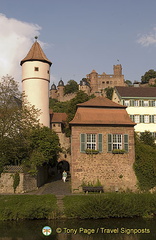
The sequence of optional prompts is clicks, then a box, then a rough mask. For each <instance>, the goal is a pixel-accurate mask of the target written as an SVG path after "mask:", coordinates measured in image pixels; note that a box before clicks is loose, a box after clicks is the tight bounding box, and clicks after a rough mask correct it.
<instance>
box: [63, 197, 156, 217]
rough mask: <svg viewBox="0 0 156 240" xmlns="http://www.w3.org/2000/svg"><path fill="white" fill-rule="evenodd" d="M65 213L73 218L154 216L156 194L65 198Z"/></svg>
mask: <svg viewBox="0 0 156 240" xmlns="http://www.w3.org/2000/svg"><path fill="white" fill-rule="evenodd" d="M64 205H65V213H66V215H67V217H73V218H82V219H85V218H94V219H97V218H124V217H127V218H130V217H144V216H149V215H152V214H156V194H150V193H143V194H136V193H107V194H100V195H90V196H89V195H81V196H66V197H65V198H64Z"/></svg>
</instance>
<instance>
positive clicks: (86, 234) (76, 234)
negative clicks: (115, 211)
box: [0, 219, 156, 240]
mask: <svg viewBox="0 0 156 240" xmlns="http://www.w3.org/2000/svg"><path fill="white" fill-rule="evenodd" d="M44 226H50V227H51V229H52V234H51V235H49V236H44V235H43V233H42V229H43V227H44ZM57 232H61V233H57ZM45 239H47V240H95V239H97V240H102V239H103V240H155V239H156V219H148V220H147V219H146V220H145V219H101V220H50V221H48V220H42V221H40V220H33V221H22V222H21V221H20V222H0V240H45Z"/></svg>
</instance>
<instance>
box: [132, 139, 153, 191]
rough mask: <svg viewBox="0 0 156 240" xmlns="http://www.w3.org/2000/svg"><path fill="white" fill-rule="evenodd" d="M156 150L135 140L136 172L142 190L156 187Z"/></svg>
mask: <svg viewBox="0 0 156 240" xmlns="http://www.w3.org/2000/svg"><path fill="white" fill-rule="evenodd" d="M155 156H156V148H155V147H152V146H149V145H146V144H144V143H143V142H142V141H140V138H139V137H138V136H136V139H135V163H134V170H135V173H136V176H137V179H138V187H139V188H140V189H141V190H150V189H151V188H153V187H155V186H156V158H155Z"/></svg>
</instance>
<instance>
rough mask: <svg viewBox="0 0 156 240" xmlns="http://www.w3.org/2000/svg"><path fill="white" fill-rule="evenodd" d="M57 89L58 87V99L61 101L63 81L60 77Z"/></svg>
mask: <svg viewBox="0 0 156 240" xmlns="http://www.w3.org/2000/svg"><path fill="white" fill-rule="evenodd" d="M57 89H58V100H59V101H62V100H63V96H64V82H63V81H62V79H60V81H59V83H58V86H57Z"/></svg>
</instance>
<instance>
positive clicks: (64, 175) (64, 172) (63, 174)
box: [62, 170, 67, 182]
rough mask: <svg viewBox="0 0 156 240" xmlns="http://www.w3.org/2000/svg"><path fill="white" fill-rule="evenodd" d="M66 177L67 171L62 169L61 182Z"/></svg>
mask: <svg viewBox="0 0 156 240" xmlns="http://www.w3.org/2000/svg"><path fill="white" fill-rule="evenodd" d="M66 178H67V173H66V171H65V170H64V171H63V173H62V180H63V182H65V181H66Z"/></svg>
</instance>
